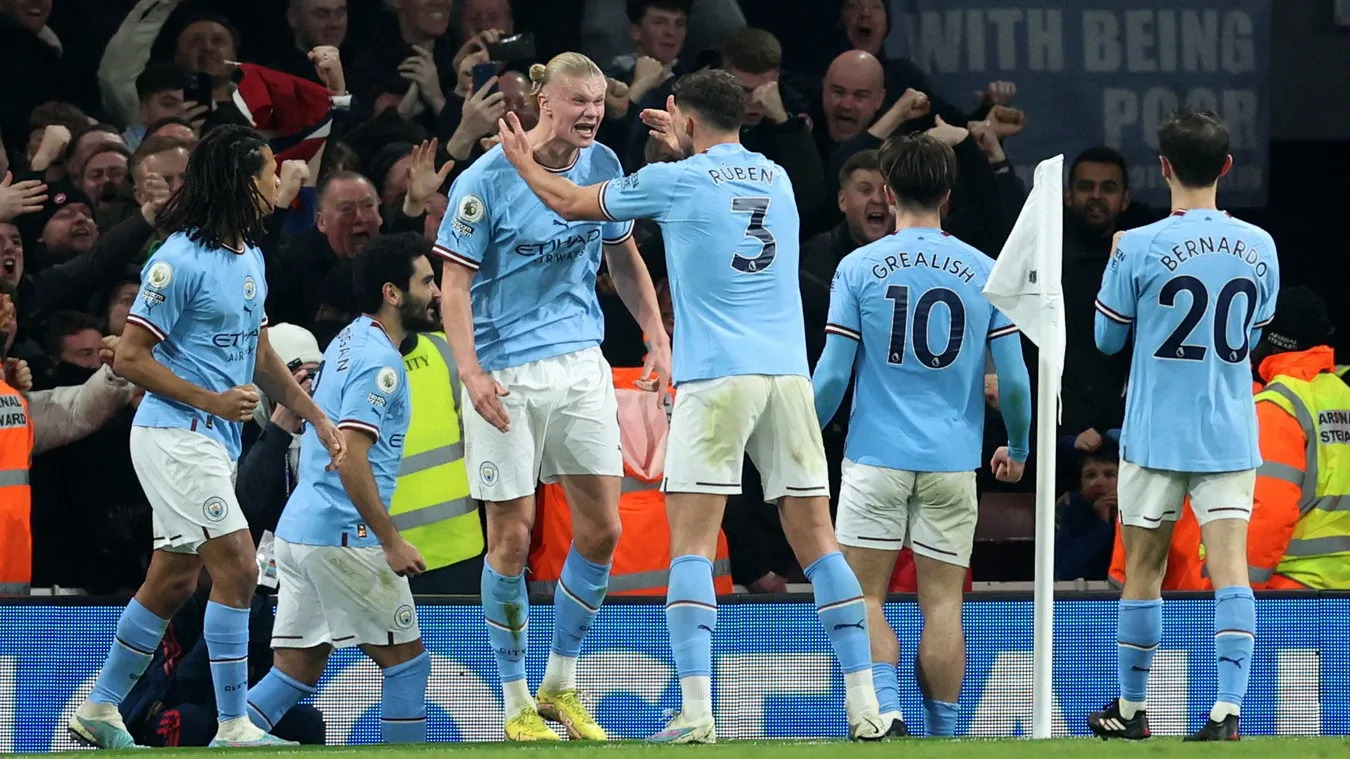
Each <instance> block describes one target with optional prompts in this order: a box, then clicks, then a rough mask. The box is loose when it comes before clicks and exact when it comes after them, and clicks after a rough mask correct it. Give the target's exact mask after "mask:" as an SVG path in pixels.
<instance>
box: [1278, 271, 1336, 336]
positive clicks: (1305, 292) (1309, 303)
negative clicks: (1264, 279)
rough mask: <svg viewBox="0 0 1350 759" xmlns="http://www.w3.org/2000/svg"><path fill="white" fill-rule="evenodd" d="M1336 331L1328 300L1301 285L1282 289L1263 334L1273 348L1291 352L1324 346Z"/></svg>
mask: <svg viewBox="0 0 1350 759" xmlns="http://www.w3.org/2000/svg"><path fill="white" fill-rule="evenodd" d="M1334 331H1335V327H1334V326H1333V325H1332V323H1331V317H1330V316H1328V315H1327V304H1326V301H1323V300H1322V297H1321V296H1320V295H1318V294H1317V293H1315V292H1313V291H1312V289H1311V288H1308V287H1305V286H1303V285H1299V286H1297V287H1286V288H1284V289H1282V290H1280V296H1279V299H1278V300H1276V302H1275V318H1274V319H1272V320H1271V322H1270V324H1269V325H1267V326H1266V328H1265V331H1264V332H1263V333H1262V334H1263V337H1264V338H1265V340H1266V341H1267V342H1269V343H1270V345H1271V347H1273V348H1277V349H1278V350H1281V351H1291V352H1292V351H1306V350H1309V349H1311V348H1315V347H1317V346H1319V345H1325V344H1326V343H1327V340H1328V339H1329V338H1330V337H1331V333H1332V332H1334Z"/></svg>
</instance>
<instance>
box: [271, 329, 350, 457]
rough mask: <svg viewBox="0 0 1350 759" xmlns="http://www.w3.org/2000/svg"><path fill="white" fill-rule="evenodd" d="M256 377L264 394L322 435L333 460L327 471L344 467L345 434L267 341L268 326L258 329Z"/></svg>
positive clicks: (322, 439) (320, 438)
mask: <svg viewBox="0 0 1350 759" xmlns="http://www.w3.org/2000/svg"><path fill="white" fill-rule="evenodd" d="M253 377H254V379H255V380H256V381H257V383H258V387H259V388H261V389H262V391H263V394H264V395H266V396H267V397H268V398H272V399H273V400H275V401H277V402H278V403H280V404H281V405H282V406H285V407H286V408H288V409H290V410H292V411H294V412H295V413H297V414H299V415H300V418H301V419H304V420H305V421H306V422H309V424H311V425H312V426H313V427H314V433H315V434H316V435H318V436H319V440H320V441H321V442H322V443H323V445H324V447H325V448H327V449H328V455H329V456H331V457H332V461H331V462H329V464H328V470H329V471H332V470H334V469H336V468H338V466H339V465H341V464H342V458H343V456H344V455H346V453H345V451H346V445H345V443H344V442H343V440H342V435H341V434H339V433H338V430H337V427H336V426H334V425H333V421H332V420H331V419H329V418H328V415H327V414H325V413H323V411H322V410H321V409H320V408H319V406H318V404H317V403H315V402H314V399H313V398H311V397H310V396H309V393H307V392H305V389H304V388H302V387H300V383H299V382H296V381H295V375H294V374H292V373H291V370H290V369H287V368H286V362H285V361H282V360H281V356H280V355H278V354H277V352H276V350H275V349H274V348H273V347H272V343H271V342H270V341H269V340H268V339H267V328H266V327H264V328H262V329H260V330H258V355H257V363H256V364H255V365H254V370H253Z"/></svg>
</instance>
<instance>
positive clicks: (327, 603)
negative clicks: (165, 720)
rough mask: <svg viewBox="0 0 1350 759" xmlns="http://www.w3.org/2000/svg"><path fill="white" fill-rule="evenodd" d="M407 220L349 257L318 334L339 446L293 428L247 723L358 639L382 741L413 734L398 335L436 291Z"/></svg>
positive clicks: (280, 711) (414, 670) (410, 562)
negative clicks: (287, 490) (295, 451)
mask: <svg viewBox="0 0 1350 759" xmlns="http://www.w3.org/2000/svg"><path fill="white" fill-rule="evenodd" d="M430 253H431V244H430V243H428V242H426V241H425V240H424V239H423V238H422V236H421V235H419V234H417V233H415V232H405V233H402V234H397V235H387V236H383V237H376V238H375V239H374V240H373V241H371V243H370V245H368V246H367V247H366V249H365V250H363V251H362V252H361V253H360V255H358V256H357V257H356V261H355V263H354V265H353V271H354V279H355V283H356V297H357V303H358V305H359V307H360V309H361V314H362V315H361V316H359V317H357V319H356V321H354V322H352V323H351V324H349V325H348V326H347V327H346V328H344V329H343V330H342V331H341V332H339V333H338V335H337V337H335V338H334V339H333V341H332V342H331V343H329V344H328V350H326V351H324V356H323V362H322V363H320V364H319V368H318V371H317V373H316V375H315V377H314V385H313V387H314V402H315V403H317V404H318V405H319V408H320V409H322V410H323V413H324V415H326V416H327V417H328V418H330V419H335V420H337V427H338V429H339V430H342V435H343V438H344V441H345V443H346V447H347V458H346V459H345V460H344V461H343V463H342V466H341V467H339V468H338V469H337V471H333V470H332V468H331V467H325V464H327V463H328V462H327V460H326V457H325V456H324V450H323V446H322V444H321V442H320V441H319V439H318V437H317V436H316V435H315V433H314V430H313V428H308V429H306V430H305V433H304V435H303V436H302V437H301V439H300V473H299V477H298V479H299V484H298V485H297V486H296V488H295V492H293V493H291V498H290V501H288V502H287V504H286V509H285V511H283V512H282V513H281V520H280V521H279V522H278V523H277V529H276V538H277V546H276V548H277V552H276V558H277V575H278V577H279V578H280V580H281V585H280V588H279V598H278V601H277V620H276V625H275V626H274V627H273V629H272V648H273V649H274V650H275V663H274V665H273V667H272V669H271V670H270V671H269V672H268V673H267V676H266V677H264V678H263V679H262V681H261V682H259V683H258V684H257V685H255V686H254V687H253V688H252V689H251V690H250V691H249V692H248V705H249V716H250V717H252V719H253V723H254V724H256V725H257V726H259V727H261V728H263V729H264V730H270V729H271V728H272V726H273V725H275V724H276V723H277V720H279V719H281V718H282V716H283V715H285V714H286V712H287V711H289V710H290V708H291V707H292V706H295V705H296V704H297V703H299V702H300V700H301V699H302V698H304V697H306V696H309V695H311V694H313V693H314V688H315V686H316V685H318V683H319V677H320V676H321V675H322V674H323V669H324V665H325V664H327V662H328V655H329V654H330V653H331V652H332V650H333V649H334V648H349V647H351V646H360V647H361V650H362V651H364V652H365V653H366V655H367V656H369V657H370V658H371V659H372V660H373V661H374V662H375V663H376V664H377V665H379V666H380V668H381V670H383V672H384V689H383V694H382V695H381V698H380V727H381V731H382V733H383V735H384V741H385V742H386V743H424V742H425V741H426V739H427V710H426V691H427V678H428V677H430V675H431V657H430V656H429V655H428V654H427V652H426V649H425V648H424V647H423V646H422V637H421V632H420V631H419V630H418V628H417V611H416V609H415V607H414V606H413V597H412V591H411V590H410V589H409V588H408V577H411V576H416V575H417V574H419V573H420V572H422V571H423V570H425V569H426V564H425V563H423V561H422V556H421V554H419V553H418V552H417V549H416V548H414V547H413V546H412V544H410V543H408V541H406V540H404V539H403V537H402V536H401V535H399V532H398V528H396V527H395V526H394V522H393V519H392V518H390V516H389V502H390V499H391V498H393V496H394V481H395V480H396V479H397V477H398V468H399V463H400V461H401V460H402V458H403V438H404V435H405V434H406V433H407V430H408V420H409V418H410V417H411V413H412V408H411V405H410V401H409V396H408V378H407V374H406V373H405V371H404V368H403V356H402V354H401V353H400V352H399V346H400V345H402V344H403V339H404V338H405V337H407V336H408V335H410V334H415V333H416V332H417V331H419V330H434V329H435V328H436V321H435V316H434V314H433V312H432V302H433V301H434V300H435V299H437V298H439V297H440V291H439V290H437V289H436V281H435V279H436V278H435V274H434V273H433V272H432V269H431V261H430V260H428V258H427V256H428V255H429V254H430Z"/></svg>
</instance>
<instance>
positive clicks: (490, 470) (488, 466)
mask: <svg viewBox="0 0 1350 759" xmlns="http://www.w3.org/2000/svg"><path fill="white" fill-rule="evenodd" d="M498 474H500V472H498V471H497V465H496V464H494V463H492V462H491V461H484V462H483V465H482V466H480V467H478V479H480V480H482V481H483V484H484V485H487V486H488V487H492V486H493V485H496V484H497V475H498Z"/></svg>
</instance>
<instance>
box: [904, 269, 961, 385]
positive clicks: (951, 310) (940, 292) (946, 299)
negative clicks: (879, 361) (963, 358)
mask: <svg viewBox="0 0 1350 759" xmlns="http://www.w3.org/2000/svg"><path fill="white" fill-rule="evenodd" d="M886 299H887V300H889V301H891V302H892V303H893V304H894V308H893V309H892V311H891V344H890V346H889V347H888V348H887V349H886V363H888V364H903V363H905V341H906V336H907V335H910V334H912V335H913V343H914V357H915V358H917V359H919V363H921V364H923V365H924V366H927V367H929V368H931V369H945V368H947V367H949V366H951V365H952V362H954V361H956V357H957V356H960V355H961V344H962V343H963V342H965V340H966V304H964V303H962V302H961V296H959V295H957V294H956V293H955V292H953V291H951V290H948V289H947V288H945V287H936V288H933V289H932V290H927V291H925V292H924V294H923V295H920V296H919V302H918V303H916V304H914V328H913V329H912V330H911V329H908V327H909V325H908V324H907V322H908V321H909V288H908V287H905V286H904V285H891V286H889V287H887V288H886ZM939 303H944V304H946V306H947V313H948V314H949V315H950V316H951V329H950V331H949V332H948V333H947V347H945V348H943V349H942V352H941V353H934V352H933V347H932V346H931V345H929V344H928V322H929V320H930V319H931V318H932V316H933V308H934V307H936V306H937V304H939Z"/></svg>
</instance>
